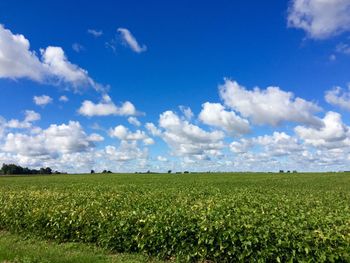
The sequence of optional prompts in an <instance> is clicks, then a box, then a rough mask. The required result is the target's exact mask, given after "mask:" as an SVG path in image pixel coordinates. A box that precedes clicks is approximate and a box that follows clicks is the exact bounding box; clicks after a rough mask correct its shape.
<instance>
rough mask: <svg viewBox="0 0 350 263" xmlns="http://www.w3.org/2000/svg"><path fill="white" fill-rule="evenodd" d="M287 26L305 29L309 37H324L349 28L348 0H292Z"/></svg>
mask: <svg viewBox="0 0 350 263" xmlns="http://www.w3.org/2000/svg"><path fill="white" fill-rule="evenodd" d="M288 26H290V27H295V28H300V29H303V30H305V31H306V33H307V34H308V36H309V37H310V38H315V39H325V38H329V37H332V36H335V35H338V34H340V33H342V32H346V31H349V30H350V1H349V0H292V1H291V4H290V7H289V12H288Z"/></svg>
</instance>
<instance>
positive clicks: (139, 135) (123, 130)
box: [109, 125, 154, 145]
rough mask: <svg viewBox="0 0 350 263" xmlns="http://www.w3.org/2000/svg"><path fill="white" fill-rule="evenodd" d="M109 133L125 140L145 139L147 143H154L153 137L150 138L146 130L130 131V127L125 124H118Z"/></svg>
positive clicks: (144, 141)
mask: <svg viewBox="0 0 350 263" xmlns="http://www.w3.org/2000/svg"><path fill="white" fill-rule="evenodd" d="M109 135H110V136H111V137H114V138H118V139H119V140H124V141H143V143H144V144H145V145H151V144H154V141H153V139H152V138H150V137H149V136H148V135H147V134H146V133H145V132H144V131H141V130H136V131H135V132H131V131H129V129H128V128H127V127H125V126H123V125H118V126H116V127H114V128H113V129H110V130H109Z"/></svg>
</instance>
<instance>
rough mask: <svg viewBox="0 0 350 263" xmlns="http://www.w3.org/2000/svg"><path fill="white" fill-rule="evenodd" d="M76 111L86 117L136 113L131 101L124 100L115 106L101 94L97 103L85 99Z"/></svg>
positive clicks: (107, 97) (108, 98)
mask: <svg viewBox="0 0 350 263" xmlns="http://www.w3.org/2000/svg"><path fill="white" fill-rule="evenodd" d="M78 112H79V114H81V115H84V116H88V117H92V116H108V115H119V116H128V115H136V114H137V111H136V108H135V106H134V105H133V104H132V103H131V102H129V101H126V102H124V103H123V104H122V105H121V106H117V105H115V104H114V103H113V101H112V99H111V98H110V97H109V96H108V95H103V97H102V101H101V102H99V103H97V104H96V103H93V102H92V101H89V100H85V101H84V102H83V103H82V105H81V107H80V108H79V110H78Z"/></svg>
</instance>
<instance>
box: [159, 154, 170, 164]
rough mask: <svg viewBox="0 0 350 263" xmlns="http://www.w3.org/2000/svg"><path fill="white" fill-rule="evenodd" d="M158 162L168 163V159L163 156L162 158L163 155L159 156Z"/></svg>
mask: <svg viewBox="0 0 350 263" xmlns="http://www.w3.org/2000/svg"><path fill="white" fill-rule="evenodd" d="M157 160H158V161H160V162H167V161H168V159H167V158H165V157H163V156H161V155H158V156H157Z"/></svg>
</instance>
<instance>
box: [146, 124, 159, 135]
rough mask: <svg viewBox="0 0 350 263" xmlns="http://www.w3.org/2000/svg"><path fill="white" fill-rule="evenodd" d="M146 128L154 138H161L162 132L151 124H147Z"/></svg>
mask: <svg viewBox="0 0 350 263" xmlns="http://www.w3.org/2000/svg"><path fill="white" fill-rule="evenodd" d="M145 127H146V129H147V130H148V131H149V132H150V133H151V134H152V135H153V136H160V135H161V134H162V132H161V131H160V130H159V129H158V128H157V127H156V126H155V125H154V124H153V123H151V122H147V123H146V125H145Z"/></svg>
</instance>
